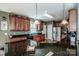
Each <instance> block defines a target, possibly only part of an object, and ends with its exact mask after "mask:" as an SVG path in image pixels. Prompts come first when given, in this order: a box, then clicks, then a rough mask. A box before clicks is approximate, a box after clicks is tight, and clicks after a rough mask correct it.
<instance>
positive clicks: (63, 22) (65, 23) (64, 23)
mask: <svg viewBox="0 0 79 59" xmlns="http://www.w3.org/2000/svg"><path fill="white" fill-rule="evenodd" d="M61 24H62V25H67V24H68V22H67V20H66V19H65V3H63V20H62V22H61Z"/></svg>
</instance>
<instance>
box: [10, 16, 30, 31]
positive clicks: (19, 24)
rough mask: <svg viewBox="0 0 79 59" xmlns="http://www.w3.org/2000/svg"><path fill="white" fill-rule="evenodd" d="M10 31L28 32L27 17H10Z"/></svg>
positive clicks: (28, 22) (28, 23) (28, 21)
mask: <svg viewBox="0 0 79 59" xmlns="http://www.w3.org/2000/svg"><path fill="white" fill-rule="evenodd" d="M9 19H10V25H9V26H10V30H14V31H29V30H30V20H29V18H28V17H26V18H23V17H19V16H17V15H10V16H9Z"/></svg>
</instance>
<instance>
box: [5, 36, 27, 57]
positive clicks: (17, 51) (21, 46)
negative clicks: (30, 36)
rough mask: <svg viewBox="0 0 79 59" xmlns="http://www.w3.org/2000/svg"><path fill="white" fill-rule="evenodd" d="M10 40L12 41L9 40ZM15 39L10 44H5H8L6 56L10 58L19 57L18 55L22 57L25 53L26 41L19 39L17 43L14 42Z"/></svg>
mask: <svg viewBox="0 0 79 59" xmlns="http://www.w3.org/2000/svg"><path fill="white" fill-rule="evenodd" d="M11 40H12V39H11ZM15 40H16V39H14V41H12V42H8V43H6V44H8V55H11V56H20V55H24V53H26V49H27V39H22V37H21V39H19V40H17V41H15Z"/></svg>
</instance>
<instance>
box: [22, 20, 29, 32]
mask: <svg viewBox="0 0 79 59" xmlns="http://www.w3.org/2000/svg"><path fill="white" fill-rule="evenodd" d="M23 24H24V25H23V30H26V31H28V30H30V21H29V20H26V19H25V20H23Z"/></svg>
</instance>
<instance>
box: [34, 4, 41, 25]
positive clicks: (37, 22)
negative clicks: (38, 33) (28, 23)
mask: <svg viewBox="0 0 79 59" xmlns="http://www.w3.org/2000/svg"><path fill="white" fill-rule="evenodd" d="M35 6H36V17H35V24H40V21H38V20H37V14H38V13H37V12H38V11H37V3H36V4H35Z"/></svg>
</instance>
